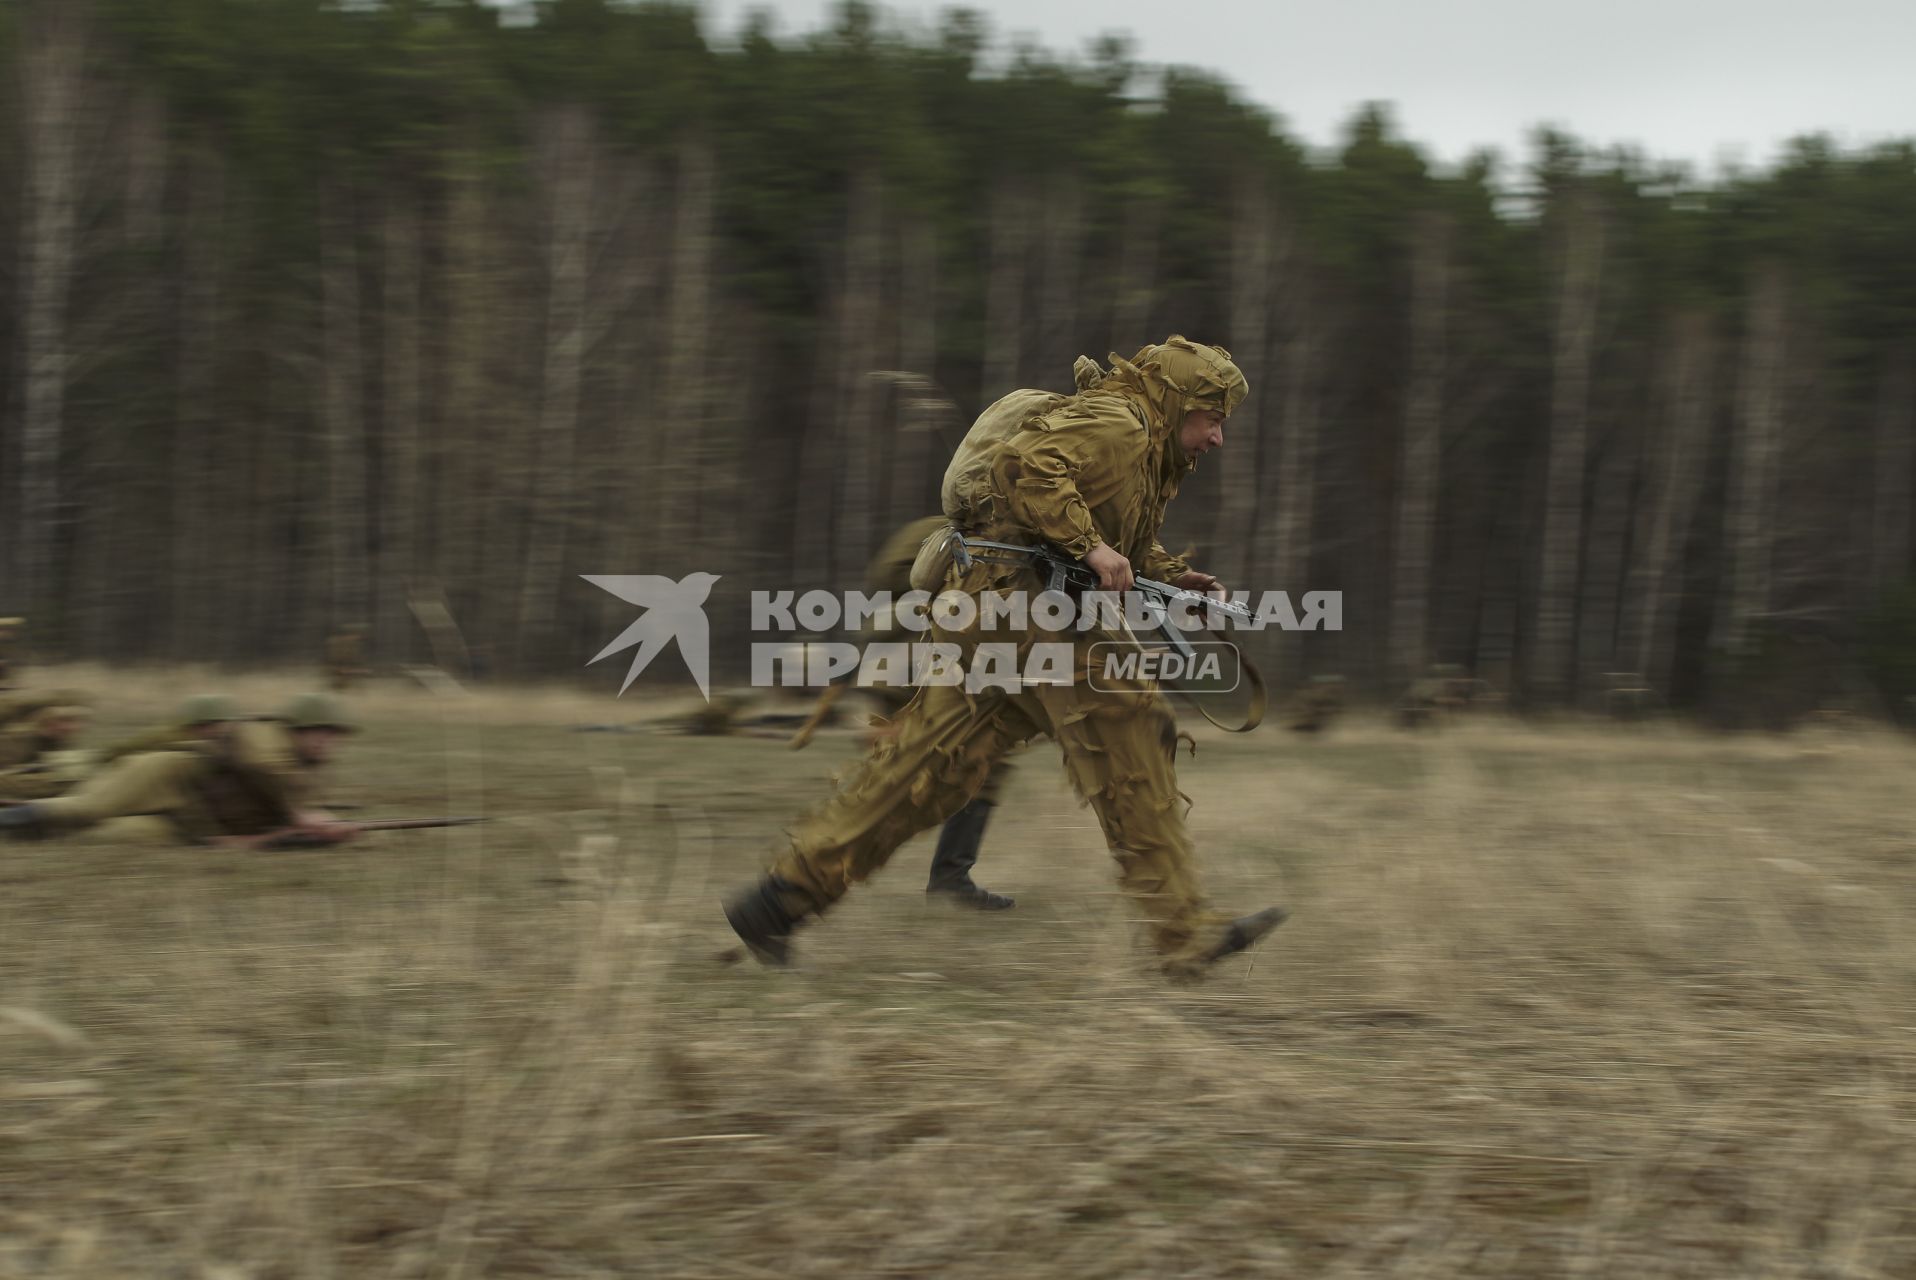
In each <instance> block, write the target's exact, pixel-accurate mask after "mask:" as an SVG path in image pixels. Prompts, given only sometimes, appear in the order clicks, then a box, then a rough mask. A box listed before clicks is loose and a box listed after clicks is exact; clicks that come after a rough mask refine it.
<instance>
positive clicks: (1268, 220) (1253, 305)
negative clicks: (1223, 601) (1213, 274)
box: [1127, 178, 1278, 591]
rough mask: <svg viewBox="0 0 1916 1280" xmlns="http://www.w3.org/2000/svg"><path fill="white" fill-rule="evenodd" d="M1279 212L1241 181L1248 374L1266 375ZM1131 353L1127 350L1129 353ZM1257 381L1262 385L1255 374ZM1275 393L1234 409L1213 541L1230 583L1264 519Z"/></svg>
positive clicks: (1236, 243)
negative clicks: (1265, 425)
mask: <svg viewBox="0 0 1916 1280" xmlns="http://www.w3.org/2000/svg"><path fill="white" fill-rule="evenodd" d="M1276 218H1277V212H1276V210H1275V209H1274V208H1273V207H1272V202H1271V193H1270V189H1269V188H1268V187H1266V186H1265V185H1264V183H1263V182H1262V180H1260V179H1256V178H1252V179H1247V180H1245V181H1244V183H1243V184H1242V185H1240V187H1239V188H1238V192H1237V208H1236V219H1235V222H1234V224H1233V227H1232V245H1233V251H1232V255H1231V265H1232V267H1233V271H1232V274H1231V334H1230V348H1231V353H1232V354H1233V355H1234V356H1235V357H1236V359H1237V363H1238V365H1239V367H1240V368H1242V369H1243V370H1244V372H1245V376H1246V377H1247V378H1250V379H1253V380H1257V379H1261V378H1262V377H1263V373H1264V370H1265V367H1266V366H1265V360H1266V358H1267V357H1268V354H1269V351H1270V346H1271V340H1270V329H1271V299H1272V298H1273V297H1274V296H1276V293H1277V289H1276V287H1275V286H1276V285H1277V284H1278V281H1277V279H1276V277H1275V275H1274V272H1273V267H1274V264H1275V262H1276V252H1275V247H1276V240H1277V227H1276ZM1127 354H1128V353H1127ZM1252 385H1253V386H1254V387H1255V386H1257V385H1258V383H1257V382H1256V381H1253V383H1252ZM1268 402H1269V397H1268V395H1264V396H1260V395H1256V394H1253V395H1252V396H1250V397H1249V398H1248V399H1246V400H1245V402H1244V403H1243V404H1242V405H1241V406H1239V408H1238V410H1237V412H1236V413H1234V414H1232V415H1231V422H1230V425H1229V427H1228V428H1227V429H1226V430H1227V438H1228V439H1229V441H1230V443H1231V447H1232V453H1231V460H1230V462H1229V463H1227V464H1226V465H1225V466H1224V467H1222V468H1221V469H1220V471H1219V475H1218V483H1219V487H1220V489H1221V492H1220V493H1219V495H1218V516H1217V521H1216V523H1215V525H1214V530H1215V532H1214V533H1213V535H1212V538H1211V543H1212V546H1213V548H1214V556H1215V560H1214V564H1215V566H1216V567H1215V569H1214V570H1213V572H1215V573H1216V574H1217V575H1218V577H1219V578H1220V579H1221V580H1222V581H1223V582H1224V584H1225V585H1226V587H1228V588H1230V589H1231V590H1234V591H1235V590H1248V589H1249V587H1250V585H1251V584H1250V582H1249V569H1250V560H1251V536H1252V529H1253V526H1254V524H1255V522H1256V519H1257V477H1258V458H1257V453H1258V448H1259V445H1260V444H1261V442H1262V440H1263V432H1262V430H1261V429H1260V428H1261V425H1262V421H1263V417H1264V405H1265V404H1267V403H1268Z"/></svg>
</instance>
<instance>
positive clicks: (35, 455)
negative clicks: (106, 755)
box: [10, 0, 88, 634]
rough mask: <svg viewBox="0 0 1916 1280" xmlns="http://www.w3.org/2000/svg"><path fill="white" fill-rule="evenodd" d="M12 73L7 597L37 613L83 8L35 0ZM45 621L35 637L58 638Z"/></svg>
mask: <svg viewBox="0 0 1916 1280" xmlns="http://www.w3.org/2000/svg"><path fill="white" fill-rule="evenodd" d="M22 34H23V39H22V42H21V43H22V49H21V53H20V67H21V72H22V78H23V82H24V83H23V85H22V90H23V92H22V96H23V98H24V104H23V105H24V108H25V116H26V119H25V147H26V193H25V196H26V198H25V206H26V207H25V209H24V211H23V218H22V221H23V222H24V224H25V225H24V228H23V230H24V233H25V234H24V235H23V237H22V241H21V247H22V254H21V272H22V274H23V275H24V276H25V277H26V290H25V295H26V308H25V310H26V314H25V316H24V317H23V318H22V322H21V331H22V333H23V335H24V339H25V348H26V395H25V406H24V412H23V414H22V419H21V433H20V490H19V494H20V496H19V505H18V507H17V508H16V510H17V514H18V518H19V527H18V530H17V533H16V536H15V538H14V539H13V546H14V572H13V574H11V575H10V579H11V581H12V582H13V583H14V584H16V585H15V586H14V587H13V590H12V593H11V594H12V595H13V596H14V598H15V599H17V600H18V601H19V603H20V604H21V605H23V606H24V607H26V608H28V609H31V610H34V611H35V612H39V613H41V614H43V615H44V614H46V613H47V611H48V610H49V608H50V606H52V604H53V602H54V596H55V592H56V590H57V587H58V582H59V578H58V575H57V570H56V565H55V563H54V560H55V556H56V553H57V547H58V529H59V525H60V523H61V521H62V520H63V519H64V517H65V514H66V511H65V507H66V503H65V495H64V494H63V493H62V492H61V484H60V455H61V451H62V448H63V445H64V440H65V432H66V393H67V369H68V364H69V361H70V359H71V353H70V350H69V347H68V343H69V335H68V319H67V307H68V303H69V300H70V298H71V294H72V287H73V274H74V263H75V258H76V239H75V233H76V224H77V220H78V214H79V204H80V146H81V140H82V135H83V111H84V106H85V104H84V97H85V92H86V58H87V40H88V31H87V19H86V13H85V7H84V5H83V4H80V3H68V2H67V0H59V2H54V0H41V2H40V3H37V4H35V5H33V6H32V7H31V9H30V11H29V12H28V13H27V14H26V18H25V30H24V32H23V33H22ZM59 625H60V624H59V620H58V619H57V618H48V619H46V621H45V624H44V625H43V632H42V634H49V633H57V628H58V627H59Z"/></svg>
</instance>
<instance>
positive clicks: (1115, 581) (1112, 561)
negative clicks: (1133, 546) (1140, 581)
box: [1084, 542, 1137, 591]
mask: <svg viewBox="0 0 1916 1280" xmlns="http://www.w3.org/2000/svg"><path fill="white" fill-rule="evenodd" d="M1084 563H1085V567H1086V568H1088V569H1090V570H1091V571H1092V572H1093V573H1095V574H1097V575H1098V590H1100V591H1129V590H1130V589H1131V588H1132V586H1133V585H1134V584H1135V583H1136V581H1137V575H1136V574H1135V573H1133V572H1132V571H1131V562H1130V561H1129V560H1126V559H1125V558H1124V557H1123V556H1122V555H1120V554H1118V553H1117V552H1116V551H1113V550H1112V549H1111V544H1110V543H1108V542H1100V543H1099V544H1098V545H1097V546H1095V547H1093V548H1091V550H1090V552H1089V553H1088V554H1086V556H1085V558H1084Z"/></svg>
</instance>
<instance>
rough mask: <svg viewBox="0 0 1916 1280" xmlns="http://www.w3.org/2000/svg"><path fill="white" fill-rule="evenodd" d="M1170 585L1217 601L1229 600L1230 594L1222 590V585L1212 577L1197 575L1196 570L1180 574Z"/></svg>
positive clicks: (1202, 574) (1205, 574)
mask: <svg viewBox="0 0 1916 1280" xmlns="http://www.w3.org/2000/svg"><path fill="white" fill-rule="evenodd" d="M1171 585H1172V586H1174V587H1177V588H1179V589H1180V590H1183V591H1196V592H1198V593H1200V594H1202V595H1207V596H1212V597H1215V598H1216V599H1219V600H1229V599H1230V598H1231V593H1230V592H1228V591H1226V590H1225V589H1224V584H1223V583H1222V582H1219V581H1218V580H1217V578H1216V577H1215V576H1214V575H1212V574H1208V573H1199V572H1198V571H1197V570H1196V569H1187V570H1185V571H1184V572H1183V573H1180V574H1179V575H1178V576H1177V577H1176V579H1174V580H1173V581H1172V583H1171Z"/></svg>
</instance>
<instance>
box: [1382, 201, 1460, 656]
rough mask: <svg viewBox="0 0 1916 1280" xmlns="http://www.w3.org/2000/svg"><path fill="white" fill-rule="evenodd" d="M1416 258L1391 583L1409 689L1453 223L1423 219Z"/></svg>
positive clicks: (1422, 592) (1427, 539) (1394, 636)
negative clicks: (1408, 370)
mask: <svg viewBox="0 0 1916 1280" xmlns="http://www.w3.org/2000/svg"><path fill="white" fill-rule="evenodd" d="M1415 234H1416V244H1415V246H1414V247H1413V248H1412V250H1411V254H1412V256H1411V289H1410V293H1411V316H1410V387H1409V389H1408V391H1407V392H1406V394H1405V397H1404V452H1403V461H1402V463H1401V465H1400V468H1399V474H1398V478H1397V485H1398V501H1397V557H1396V560H1397V566H1396V572H1395V573H1393V574H1392V576H1391V587H1392V593H1391V594H1392V603H1391V667H1392V676H1393V678H1394V679H1395V680H1397V681H1399V682H1408V681H1411V680H1414V679H1416V678H1418V677H1419V676H1421V675H1423V673H1424V668H1425V667H1426V666H1427V665H1428V662H1429V657H1430V655H1429V652H1428V648H1429V642H1430V572H1431V543H1432V541H1433V539H1434V537H1435V529H1436V523H1437V480H1438V472H1439V470H1440V468H1441V467H1442V465H1443V434H1444V376H1445V370H1444V363H1445V347H1446V342H1445V334H1446V329H1447V328H1448V318H1449V308H1450V221H1449V219H1448V218H1446V217H1444V216H1443V215H1442V214H1436V213H1426V214H1424V215H1422V216H1421V217H1419V218H1418V220H1417V228H1416V233H1415Z"/></svg>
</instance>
